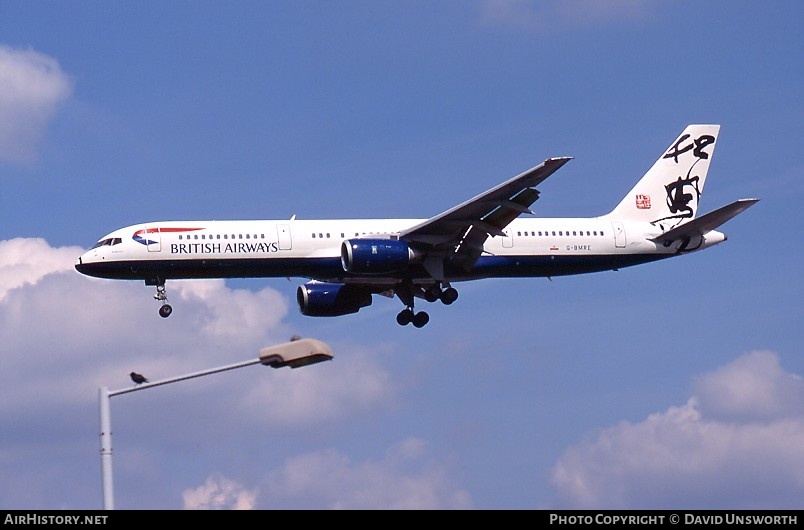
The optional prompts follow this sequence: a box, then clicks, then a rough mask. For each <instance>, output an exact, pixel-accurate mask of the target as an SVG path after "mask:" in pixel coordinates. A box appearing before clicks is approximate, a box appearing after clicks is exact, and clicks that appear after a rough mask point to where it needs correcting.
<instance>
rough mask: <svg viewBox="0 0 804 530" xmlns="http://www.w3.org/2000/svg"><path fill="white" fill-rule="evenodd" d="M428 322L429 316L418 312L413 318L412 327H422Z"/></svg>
mask: <svg viewBox="0 0 804 530" xmlns="http://www.w3.org/2000/svg"><path fill="white" fill-rule="evenodd" d="M428 322H430V315H428V314H427V313H426V312H424V311H419V312H418V313H416V316H414V317H413V325H414V326H415V327H417V328H421V327H423V326H424V325H425V324H427V323H428Z"/></svg>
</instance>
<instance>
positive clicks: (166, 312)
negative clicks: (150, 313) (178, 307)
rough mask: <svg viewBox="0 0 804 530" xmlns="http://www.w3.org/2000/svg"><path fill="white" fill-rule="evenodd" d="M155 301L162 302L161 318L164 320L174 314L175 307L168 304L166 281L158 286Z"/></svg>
mask: <svg viewBox="0 0 804 530" xmlns="http://www.w3.org/2000/svg"><path fill="white" fill-rule="evenodd" d="M154 299H156V300H159V301H160V302H162V306H161V307H160V308H159V316H160V317H162V318H167V317H169V316H170V314H171V313H172V312H173V307H172V306H171V305H170V304H169V303H167V292H166V290H165V282H164V280H162V281H160V283H157V284H156V294H155V295H154Z"/></svg>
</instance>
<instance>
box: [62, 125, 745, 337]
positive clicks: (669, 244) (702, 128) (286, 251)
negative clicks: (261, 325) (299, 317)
mask: <svg viewBox="0 0 804 530" xmlns="http://www.w3.org/2000/svg"><path fill="white" fill-rule="evenodd" d="M719 131H720V126H719V125H689V126H688V127H686V128H685V129H684V131H683V132H682V133H681V135H680V136H679V137H678V138H677V139H676V140H675V141H674V142H673V143H671V144H670V147H669V148H668V149H667V150H665V151H663V152H662V154H661V156H660V157H659V159H658V160H657V161H656V162H655V163H654V165H653V166H652V167H651V168H650V169H649V170H648V171H647V173H645V175H644V176H643V177H642V178H641V179H640V180H639V181H638V182H637V184H636V185H635V186H634V187H633V189H631V191H629V192H628V194H627V195H626V196H625V197H624V198H623V199H622V200H621V202H620V203H619V204H618V205H617V206H616V207H615V208H614V209H613V210H612V211H611V212H609V213H607V214H605V215H601V216H598V217H590V218H538V217H530V216H533V215H534V213H533V211H532V210H531V205H532V204H533V203H534V202H535V201H536V200H537V199H538V198H539V195H540V193H539V191H538V190H537V189H536V188H537V186H539V185H540V184H541V183H542V182H544V181H545V179H547V178H548V177H549V176H550V175H552V174H553V173H554V172H555V171H556V170H558V169H559V168H561V167H562V166H563V165H564V164H566V163H567V162H569V161H570V160H571V157H560V158H548V159H547V160H545V161H544V162H543V163H541V164H539V165H538V166H535V167H533V168H531V169H528V170H527V171H525V172H523V173H521V174H519V175H517V176H515V177H513V178H511V179H510V180H508V181H506V182H503V183H502V184H499V185H498V186H495V187H494V188H491V189H489V190H488V191H485V192H483V193H481V194H479V195H477V196H475V197H474V198H472V199H469V200H467V201H465V202H463V203H461V204H459V205H457V206H455V207H453V208H450V209H449V210H446V211H444V212H442V213H440V214H438V215H436V216H435V217H431V218H430V219H363V220H359V219H339V220H337V219H336V220H301V219H296V216H295V215H294V216H293V217H291V218H290V219H286V220H248V221H171V222H164V221H163V222H150V223H144V224H137V225H132V226H128V227H125V228H121V229H119V230H115V231H114V232H112V233H110V234H108V235H105V236H103V237H102V238H101V239H100V240H99V241H98V242H97V244H95V245H94V246H93V247H92V248H91V249H89V250H88V251H87V252H86V253H84V254H83V255H81V256H80V257H79V258H78V259H77V261H76V264H75V268H76V269H77V270H78V271H79V272H80V273H82V274H85V275H88V276H94V277H99V278H109V279H117V280H141V281H142V280H144V281H145V285H147V286H155V287H156V295H154V298H155V299H156V300H158V301H159V302H161V307H160V308H159V314H160V315H161V316H162V317H165V318H166V317H168V316H170V314H171V313H172V311H173V308H172V307H171V306H170V304H168V301H167V292H166V287H165V282H166V281H167V280H174V279H190V278H271V277H287V278H290V277H299V278H304V279H307V280H309V281H307V283H304V284H303V285H300V286H299V287H298V289H297V291H296V300H297V303H298V306H299V309H300V311H301V313H302V314H304V315H308V316H339V315H346V314H352V313H356V312H358V311H359V310H360V309H362V308H364V307H367V306H369V305H371V303H372V296H373V295H385V296H387V297H391V298H393V297H394V296H396V297H398V298H399V300H400V301H401V302H402V303H403V304H404V306H405V308H404V309H403V310H402V311H401V312H400V313H399V314H398V315H397V319H396V320H397V322H398V323H399V324H400V325H402V326H405V325H407V324H411V323H412V324H413V326H414V327H417V328H421V327H422V326H424V325H426V324H427V323H428V321H429V320H430V317H429V315H428V314H427V312H425V311H419V312H416V311H415V309H414V302H415V300H416V299H422V300H425V301H427V302H436V301H441V302H442V303H443V304H446V305H449V304H452V303H453V302H455V301H456V299H457V298H458V291H457V290H456V289H455V287H454V286H453V284H454V283H458V282H462V281H469V280H478V279H483V278H530V277H548V278H552V277H555V276H564V275H574V274H585V273H592V272H600V271H607V270H618V269H621V268H623V267H630V266H633V265H638V264H643V263H648V262H653V261H657V260H661V259H665V258H670V257H673V256H679V255H682V254H689V253H691V252H696V251H699V250H703V249H706V248H709V247H711V246H714V245H717V244H719V243H722V242H723V241H725V240H726V235H725V234H724V233H722V232H718V231H717V230H715V229H716V228H718V227H720V225H722V224H723V223H725V222H726V221H728V220H730V219H731V218H733V217H734V216H736V215H738V214H740V213H741V212H743V211H744V210H746V209H747V208H749V207H750V206H752V205H754V204H755V203H756V202H757V201H758V200H759V199H740V200H737V201H735V202H732V203H731V204H728V205H726V206H723V207H721V208H718V209H717V210H714V211H712V212H709V213H707V214H705V215H702V216H700V217H696V213H697V210H698V203H699V201H700V198H701V195H702V193H703V189H704V183H705V181H706V175H707V173H708V170H709V164H710V162H711V156H712V153H713V151H714V148H715V143H716V141H717V137H718V133H719ZM523 216H528V217H523Z"/></svg>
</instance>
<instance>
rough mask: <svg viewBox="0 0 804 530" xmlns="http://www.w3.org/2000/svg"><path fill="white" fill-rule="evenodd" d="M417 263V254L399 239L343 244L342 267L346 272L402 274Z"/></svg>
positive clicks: (351, 241)
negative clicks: (401, 272) (409, 266)
mask: <svg viewBox="0 0 804 530" xmlns="http://www.w3.org/2000/svg"><path fill="white" fill-rule="evenodd" d="M417 261H419V256H418V255H417V254H416V252H414V250H413V249H411V248H410V247H409V246H408V244H407V243H405V242H404V241H400V240H398V239H349V240H347V241H344V242H343V243H342V244H341V265H342V266H343V270H345V271H346V272H352V273H356V274H385V273H389V272H400V271H403V270H405V269H407V268H408V265H410V264H411V263H414V262H417Z"/></svg>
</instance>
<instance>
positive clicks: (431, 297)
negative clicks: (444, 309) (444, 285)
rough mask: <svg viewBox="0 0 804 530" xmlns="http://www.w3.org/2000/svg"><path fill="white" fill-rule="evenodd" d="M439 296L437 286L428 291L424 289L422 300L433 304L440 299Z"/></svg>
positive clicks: (439, 290)
mask: <svg viewBox="0 0 804 530" xmlns="http://www.w3.org/2000/svg"><path fill="white" fill-rule="evenodd" d="M441 294H442V293H441V289H440V288H439V287H438V286H437V285H434V286H432V287H430V288H429V289H425V291H424V299H425V300H427V301H428V302H435V301H436V300H438V299H439V298H441Z"/></svg>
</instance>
